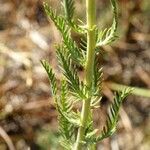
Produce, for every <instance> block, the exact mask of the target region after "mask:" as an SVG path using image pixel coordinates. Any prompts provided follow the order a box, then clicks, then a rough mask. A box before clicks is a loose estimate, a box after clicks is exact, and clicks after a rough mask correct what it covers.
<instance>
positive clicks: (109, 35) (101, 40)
mask: <svg viewBox="0 0 150 150" xmlns="http://www.w3.org/2000/svg"><path fill="white" fill-rule="evenodd" d="M110 1H111V5H112V9H113V15H114V16H113V23H112V26H111V27H110V28H109V29H107V28H106V29H104V30H103V31H100V32H99V33H98V38H97V47H99V46H104V45H107V44H110V43H111V42H113V41H115V40H116V38H117V36H116V30H117V24H118V15H117V4H116V0H110Z"/></svg>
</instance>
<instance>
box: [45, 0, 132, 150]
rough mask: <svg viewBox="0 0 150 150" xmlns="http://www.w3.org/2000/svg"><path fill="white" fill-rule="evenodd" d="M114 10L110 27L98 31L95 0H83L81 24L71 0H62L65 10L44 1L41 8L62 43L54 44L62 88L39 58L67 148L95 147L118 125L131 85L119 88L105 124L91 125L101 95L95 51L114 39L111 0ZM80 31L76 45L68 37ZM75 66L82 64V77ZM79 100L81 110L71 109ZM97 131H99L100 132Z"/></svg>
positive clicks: (78, 149)
mask: <svg viewBox="0 0 150 150" xmlns="http://www.w3.org/2000/svg"><path fill="white" fill-rule="evenodd" d="M110 1H111V5H112V10H113V23H112V26H111V27H110V28H109V29H105V30H102V31H100V30H99V29H98V28H97V26H96V8H95V6H96V4H95V0H86V20H87V21H86V25H83V26H80V25H78V24H76V22H75V21H74V18H73V16H74V12H75V6H74V0H63V1H62V4H63V8H64V14H63V15H58V14H57V13H56V11H54V10H53V9H52V8H51V7H50V6H48V4H47V3H44V8H45V11H46V14H47V16H48V17H49V18H50V19H51V20H52V21H53V22H54V24H55V26H56V27H57V29H58V30H59V31H60V33H61V35H62V43H61V44H59V45H57V46H56V54H57V58H58V61H59V66H60V68H61V70H62V74H63V76H64V78H63V79H62V81H61V89H58V87H57V82H56V77H55V73H54V72H53V70H52V68H51V66H50V65H49V63H48V62H47V61H45V60H44V61H42V65H43V67H44V68H45V70H46V72H47V74H48V77H49V80H50V83H51V88H52V93H53V98H54V100H55V106H56V109H57V111H58V114H59V117H58V121H59V130H60V133H61V135H62V141H61V144H62V146H63V147H64V149H66V150H81V149H84V150H85V149H89V150H95V149H96V144H97V143H98V142H100V141H102V140H103V139H104V138H107V137H109V136H111V135H112V134H113V133H114V132H115V130H116V126H117V121H118V113H119V109H120V107H121V104H122V102H123V101H124V99H125V98H126V97H127V96H128V94H129V93H130V91H131V90H130V89H125V90H123V91H122V92H118V93H116V94H115V96H114V102H113V103H112V105H111V106H110V109H109V110H110V111H109V113H108V118H107V121H106V125H105V126H104V127H103V128H102V130H101V129H100V130H99V129H94V126H93V114H92V111H93V109H94V108H97V107H98V106H99V105H100V100H101V98H102V94H101V88H102V69H101V68H99V65H98V61H97V59H96V55H97V54H98V53H99V52H100V51H99V49H100V47H101V46H103V45H106V44H110V43H111V42H113V41H114V40H115V39H116V29H117V6H116V0H110ZM72 30H73V31H74V32H77V33H79V34H82V36H83V37H84V39H86V40H82V42H81V45H83V46H81V47H82V48H79V47H78V46H77V45H76V43H75V41H74V40H73V39H72V37H71V31H72ZM77 66H82V67H83V68H84V72H85V77H84V81H82V80H81V79H80V78H79V76H78V74H77V69H76V68H77ZM77 102H81V103H82V110H81V112H80V111H79V110H77V111H74V110H73V106H74V104H75V103H77ZM99 133H100V134H99Z"/></svg>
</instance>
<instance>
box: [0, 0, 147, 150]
mask: <svg viewBox="0 0 150 150" xmlns="http://www.w3.org/2000/svg"><path fill="white" fill-rule="evenodd" d="M118 1H119V3H118V5H119V27H118V36H119V39H118V40H117V41H116V42H114V43H113V44H112V45H111V46H104V47H102V54H101V55H100V60H101V64H102V66H103V71H104V84H103V95H104V97H103V99H102V102H101V108H100V109H98V110H97V111H95V112H94V119H95V126H96V127H99V128H101V126H102V125H103V124H104V122H105V116H106V111H107V107H108V104H110V102H111V101H112V97H113V92H112V90H117V89H121V88H122V86H121V85H127V86H134V87H137V88H142V90H141V89H137V88H135V94H133V95H131V96H129V97H128V99H127V100H126V101H125V103H124V105H123V107H122V109H121V111H120V115H121V117H120V120H119V123H118V129H117V132H116V133H115V134H114V135H113V136H112V137H111V138H108V139H106V140H104V141H103V142H102V143H100V144H99V145H98V149H100V150H149V149H150V1H149V0H118ZM48 2H49V3H50V5H51V6H53V8H56V9H58V12H60V10H61V4H60V0H58V1H56V0H49V1H48ZM76 11H77V13H76V17H78V18H80V19H81V20H83V21H85V0H77V1H76ZM111 22H112V11H111V7H110V3H109V0H97V24H98V26H99V27H100V28H101V29H104V28H106V27H109V26H110V25H111ZM72 36H73V38H74V40H75V41H76V42H78V41H79V40H78V39H79V38H80V37H79V36H78V35H76V34H73V35H72ZM60 41H61V37H60V34H59V32H58V31H57V29H56V28H55V26H54V25H53V23H52V22H51V21H50V22H49V21H48V19H47V17H46V15H45V13H44V10H43V6H42V0H0V150H7V149H10V150H15V149H16V150H30V149H31V150H58V149H61V148H60V145H59V138H60V135H59V133H58V130H57V126H58V124H57V113H56V111H55V108H54V106H53V101H52V97H51V92H50V87H49V83H48V79H47V75H46V73H45V71H44V69H43V68H42V66H41V64H40V60H41V59H47V60H49V62H50V63H51V64H52V66H53V68H54V69H55V71H56V73H57V78H58V80H59V79H60V71H59V69H58V63H57V60H56V56H55V49H54V45H55V43H59V42H60ZM79 71H80V73H81V75H82V69H80V70H79ZM143 89H146V90H143ZM139 95H142V96H139Z"/></svg>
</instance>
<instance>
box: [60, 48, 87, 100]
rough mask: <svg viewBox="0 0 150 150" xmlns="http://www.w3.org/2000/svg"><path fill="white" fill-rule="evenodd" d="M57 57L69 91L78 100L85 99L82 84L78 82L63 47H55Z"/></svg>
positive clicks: (75, 72)
mask: <svg viewBox="0 0 150 150" xmlns="http://www.w3.org/2000/svg"><path fill="white" fill-rule="evenodd" d="M57 57H58V60H59V63H60V65H61V69H62V72H63V74H64V76H65V77H66V79H67V82H68V85H69V88H70V89H69V90H70V91H71V93H72V94H73V95H74V96H76V97H77V98H79V99H86V96H85V93H84V84H83V82H81V81H80V80H79V77H78V75H77V71H76V70H75V67H73V64H72V60H71V57H70V54H69V53H68V51H66V49H65V48H64V47H60V46H59V47H57Z"/></svg>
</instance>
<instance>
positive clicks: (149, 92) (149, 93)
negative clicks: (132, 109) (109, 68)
mask: <svg viewBox="0 0 150 150" xmlns="http://www.w3.org/2000/svg"><path fill="white" fill-rule="evenodd" d="M105 84H106V85H107V86H108V87H109V88H110V89H112V90H115V91H122V90H123V89H125V88H133V91H132V92H131V94H134V95H138V96H142V97H147V98H150V89H144V88H139V87H132V86H127V85H122V84H117V83H114V82H105Z"/></svg>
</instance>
